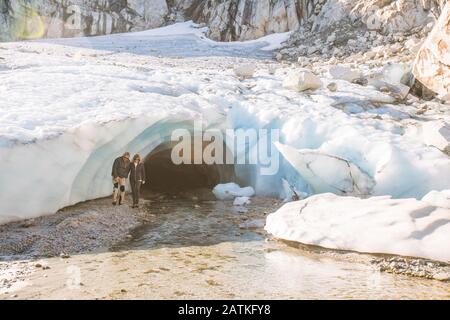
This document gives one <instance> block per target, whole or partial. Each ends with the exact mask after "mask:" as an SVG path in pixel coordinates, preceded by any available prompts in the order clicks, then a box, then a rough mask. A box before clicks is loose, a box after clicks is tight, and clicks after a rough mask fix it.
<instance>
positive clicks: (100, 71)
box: [0, 22, 450, 223]
mask: <svg viewBox="0 0 450 320" xmlns="http://www.w3.org/2000/svg"><path fill="white" fill-rule="evenodd" d="M205 32H206V29H205V28H199V27H198V26H197V25H195V24H193V23H192V22H186V23H179V24H174V25H172V26H169V27H164V28H159V29H154V30H149V31H144V32H137V33H128V34H115V35H109V36H101V37H92V38H71V39H51V40H39V41H29V42H11V43H0V160H1V163H2V169H1V171H0V223H6V222H9V221H14V220H20V219H26V218H31V217H36V216H41V215H45V214H52V213H55V212H56V211H57V210H58V209H61V208H63V207H66V206H69V205H73V204H76V203H78V202H81V201H86V200H90V199H95V198H99V197H105V196H108V195H110V194H111V188H112V186H111V177H110V169H111V168H110V167H111V163H112V160H113V159H114V158H115V157H117V156H119V155H120V154H122V153H123V152H124V151H130V152H131V153H140V154H141V155H143V156H145V155H148V154H149V153H150V152H151V151H152V150H154V149H155V148H156V147H158V146H159V145H161V144H163V143H167V142H168V141H170V136H171V133H172V131H173V130H175V129H179V128H180V127H181V128H186V129H188V130H191V129H192V122H193V121H195V120H197V119H202V121H203V123H204V126H205V129H206V128H216V129H219V130H226V129H234V130H239V129H249V128H253V129H277V130H280V133H281V135H280V143H279V144H278V147H279V148H280V154H281V155H280V157H281V159H280V167H279V170H278V172H277V173H276V174H275V175H267V176H265V175H261V174H260V170H259V168H258V165H236V166H235V175H236V179H237V181H236V182H238V183H239V184H240V185H246V186H251V187H253V188H254V190H255V192H256V194H257V195H262V196H268V195H271V196H279V197H287V196H288V194H289V193H290V192H291V191H292V190H296V192H298V193H299V194H302V195H311V194H315V193H321V192H330V191H332V192H336V193H338V194H345V195H365V196H369V195H372V196H378V195H390V196H392V197H394V198H408V197H413V198H417V199H420V198H422V197H423V196H424V195H425V194H427V193H428V192H429V191H431V190H437V191H441V190H444V189H449V188H450V178H449V177H450V160H449V157H448V156H447V155H445V154H444V153H442V152H441V151H439V150H437V149H436V148H433V147H431V146H428V145H427V144H425V143H423V142H421V141H419V140H418V139H416V138H414V137H409V136H408V135H404V124H403V123H402V122H401V120H402V119H404V117H405V115H404V113H403V112H402V111H399V110H397V109H396V106H395V105H393V104H392V102H393V101H392V99H390V98H389V96H387V95H384V94H383V93H380V92H379V91H377V90H376V89H375V88H373V87H370V86H368V87H362V86H357V85H353V84H350V83H344V82H342V83H341V82H339V81H337V82H338V84H339V86H342V87H343V88H344V89H345V90H340V91H339V92H336V93H335V94H330V92H328V91H327V90H326V89H325V88H321V89H318V90H316V91H315V92H314V93H311V94H310V93H299V92H294V91H290V90H288V89H285V88H283V86H282V82H283V79H284V78H285V76H286V75H287V74H288V73H289V71H290V70H291V69H292V68H293V67H292V66H290V65H285V64H280V63H278V62H275V61H273V60H272V58H271V57H272V53H271V50H273V49H274V48H277V46H279V45H280V43H281V42H282V41H284V40H286V39H287V37H288V36H289V34H281V35H280V34H275V35H270V36H267V37H264V38H261V39H258V40H253V41H248V42H235V43H217V42H214V41H212V40H209V39H207V38H206V37H205ZM239 63H252V64H255V66H256V73H255V75H254V76H253V77H252V78H250V79H245V80H240V79H238V78H237V77H236V76H235V74H234V71H233V67H234V66H235V65H237V64H239ZM323 80H324V82H325V83H326V82H327V81H328V80H327V79H323ZM324 87H325V86H324ZM373 103H377V104H379V105H380V106H379V107H377V108H375V107H373V108H372V107H367V106H368V105H369V106H370V105H372V104H373ZM361 105H363V106H364V107H361ZM342 106H344V107H342ZM249 147H250V152H252V150H251V148H253V147H254V146H249ZM274 149H275V147H274ZM277 150H278V149H277ZM306 158H307V161H308V163H309V164H311V165H312V167H313V168H314V173H317V171H319V172H318V173H319V175H316V174H313V173H311V172H308V170H305V167H304V162H302V159H303V160H304V159H306ZM346 166H347V168H349V171H345V170H347V169H345V170H344V169H343V168H345V167H346ZM350 175H351V178H349V176H350ZM224 182H229V181H224ZM354 186H357V188H354Z"/></svg>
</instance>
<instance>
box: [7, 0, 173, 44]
mask: <svg viewBox="0 0 450 320" xmlns="http://www.w3.org/2000/svg"><path fill="white" fill-rule="evenodd" d="M170 18H171V17H170V8H169V6H168V5H167V2H166V1H165V0H152V1H146V0H128V1H118V0H45V1H41V0H14V1H12V0H2V1H0V26H1V28H0V41H8V40H20V39H35V38H57V37H73V36H91V35H104V34H111V33H116V32H128V31H138V30H144V29H150V28H156V27H159V26H162V25H163V24H165V23H166V22H167V21H168V20H169V19H170Z"/></svg>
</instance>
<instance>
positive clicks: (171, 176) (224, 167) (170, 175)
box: [143, 142, 235, 193]
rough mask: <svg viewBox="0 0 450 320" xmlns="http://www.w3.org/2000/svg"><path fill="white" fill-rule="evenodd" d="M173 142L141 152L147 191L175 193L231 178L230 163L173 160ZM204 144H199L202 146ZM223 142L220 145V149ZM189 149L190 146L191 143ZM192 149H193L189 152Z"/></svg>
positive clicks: (232, 168)
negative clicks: (188, 162) (196, 162)
mask: <svg viewBox="0 0 450 320" xmlns="http://www.w3.org/2000/svg"><path fill="white" fill-rule="evenodd" d="M175 144H176V143H175V142H165V143H162V144H160V145H159V146H158V147H156V148H155V149H153V150H152V151H151V152H150V153H149V154H148V155H146V156H145V158H143V159H144V164H145V169H146V173H147V180H148V181H149V183H148V184H145V185H144V189H146V190H148V191H157V192H169V193H176V192H182V191H189V190H193V189H199V188H209V189H212V188H213V187H214V186H215V185H217V184H219V183H226V182H233V181H235V171H234V165H230V164H205V163H204V162H202V164H193V162H194V161H191V164H184V163H183V164H178V165H177V164H174V162H173V161H172V158H171V155H172V149H173V147H174V145H175ZM205 147H206V145H204V146H203V148H205ZM225 148H226V146H225V145H224V150H225ZM191 150H194V146H193V145H192V148H191ZM192 153H193V152H192ZM191 157H192V158H193V154H192V155H191Z"/></svg>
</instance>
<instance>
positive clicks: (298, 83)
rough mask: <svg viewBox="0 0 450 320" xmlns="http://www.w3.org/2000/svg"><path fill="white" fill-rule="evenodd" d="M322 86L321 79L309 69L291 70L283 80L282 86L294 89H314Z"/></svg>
mask: <svg viewBox="0 0 450 320" xmlns="http://www.w3.org/2000/svg"><path fill="white" fill-rule="evenodd" d="M321 86H322V81H321V80H320V78H319V77H318V76H316V75H314V74H313V73H312V72H309V71H293V72H291V73H289V74H288V75H287V76H286V78H285V79H284V81H283V87H284V88H286V89H290V90H295V91H305V90H308V89H311V90H315V89H318V88H320V87H321Z"/></svg>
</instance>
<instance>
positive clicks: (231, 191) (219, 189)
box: [213, 182, 255, 200]
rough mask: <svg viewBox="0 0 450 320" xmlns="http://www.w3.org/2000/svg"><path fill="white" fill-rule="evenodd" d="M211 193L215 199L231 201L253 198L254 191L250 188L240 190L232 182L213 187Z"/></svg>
mask: <svg viewBox="0 0 450 320" xmlns="http://www.w3.org/2000/svg"><path fill="white" fill-rule="evenodd" d="M213 193H214V195H215V196H216V198H217V199H220V200H233V199H234V198H237V197H253V196H254V195H255V190H254V189H253V188H252V187H245V188H241V187H240V186H239V185H238V184H236V183H234V182H230V183H223V184H218V185H217V186H215V187H214V189H213Z"/></svg>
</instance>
